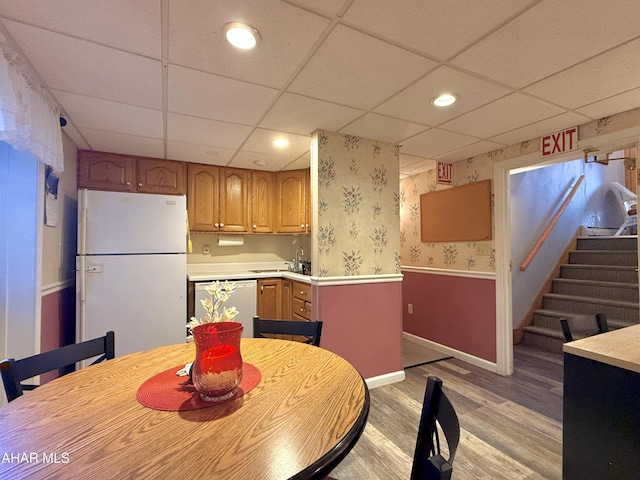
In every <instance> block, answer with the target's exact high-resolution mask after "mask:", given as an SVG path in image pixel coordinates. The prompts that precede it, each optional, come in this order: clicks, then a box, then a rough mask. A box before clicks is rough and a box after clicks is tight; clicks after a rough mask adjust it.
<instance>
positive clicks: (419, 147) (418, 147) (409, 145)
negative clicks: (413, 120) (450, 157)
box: [400, 128, 478, 158]
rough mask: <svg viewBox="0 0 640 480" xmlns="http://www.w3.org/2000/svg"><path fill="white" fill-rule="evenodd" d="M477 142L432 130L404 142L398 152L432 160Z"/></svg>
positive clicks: (456, 134)
mask: <svg viewBox="0 0 640 480" xmlns="http://www.w3.org/2000/svg"><path fill="white" fill-rule="evenodd" d="M477 141H478V139H477V138H474V137H469V136H467V135H461V134H459V133H454V132H448V131H446V130H440V129H439V128H432V129H431V130H427V131H426V132H424V133H420V134H418V135H416V136H415V137H411V138H408V139H406V140H404V141H403V142H402V145H401V147H400V151H401V152H402V153H408V154H409V155H418V156H421V157H426V158H433V157H435V156H436V155H440V154H442V153H446V152H450V151H451V150H455V149H456V148H460V147H464V146H465V145H469V144H471V143H475V142H477Z"/></svg>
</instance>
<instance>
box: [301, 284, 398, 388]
mask: <svg viewBox="0 0 640 480" xmlns="http://www.w3.org/2000/svg"><path fill="white" fill-rule="evenodd" d="M313 299H314V313H315V312H317V313H315V318H317V319H319V320H322V321H323V326H322V340H321V343H320V346H321V347H322V348H325V349H327V350H330V351H332V352H334V353H336V354H338V355H340V356H341V357H343V358H345V359H346V360H347V361H349V362H350V363H351V364H352V365H353V366H354V367H355V368H356V369H357V370H358V371H359V372H360V374H361V375H362V376H363V377H364V378H371V377H375V376H378V375H383V374H386V373H392V372H398V371H402V282H388V283H367V284H358V285H331V286H317V287H314V292H313ZM316 304H317V310H316Z"/></svg>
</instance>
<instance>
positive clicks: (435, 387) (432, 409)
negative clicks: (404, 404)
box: [411, 376, 460, 480]
mask: <svg viewBox="0 0 640 480" xmlns="http://www.w3.org/2000/svg"><path fill="white" fill-rule="evenodd" d="M438 427H439V428H438ZM440 433H443V434H444V437H445V440H446V442H447V447H448V450H449V456H448V458H447V459H445V458H444V457H443V456H442V453H441V451H440ZM459 441H460V423H459V422H458V415H457V414H456V411H455V409H454V408H453V405H452V404H451V402H450V401H449V399H448V398H447V396H446V395H445V394H444V392H443V391H442V380H440V379H439V378H437V377H432V376H430V377H428V378H427V388H426V389H425V394H424V403H423V404H422V414H421V416H420V427H419V429H418V439H417V441H416V450H415V452H414V454H413V467H412V469H411V480H436V479H450V478H451V473H452V471H453V458H454V457H455V455H456V450H457V448H458V442H459Z"/></svg>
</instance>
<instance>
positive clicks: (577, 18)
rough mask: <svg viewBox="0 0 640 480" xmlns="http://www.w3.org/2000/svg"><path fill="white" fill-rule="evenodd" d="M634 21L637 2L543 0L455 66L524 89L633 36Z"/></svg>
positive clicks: (458, 59)
mask: <svg viewBox="0 0 640 480" xmlns="http://www.w3.org/2000/svg"><path fill="white" fill-rule="evenodd" d="M638 18H640V2H637V1H636V0H610V1H606V2H603V1H602V0H583V1H581V2H579V3H578V2H574V1H570V0H546V1H542V2H540V3H538V4H537V5H535V6H533V7H532V8H531V9H530V10H527V11H526V12H525V13H523V14H522V15H521V16H519V17H518V18H516V19H515V20H513V21H512V22H510V23H508V24H507V25H505V26H504V27H502V28H501V29H499V30H498V31H496V32H495V33H493V34H492V35H490V36H489V37H487V38H486V39H484V40H482V41H480V42H479V43H478V44H476V45H474V46H473V47H471V48H469V49H468V50H466V51H465V52H464V53H462V54H461V55H459V56H458V57H456V58H455V59H454V60H453V63H454V64H455V65H459V66H461V67H463V68H466V69H468V70H472V71H474V72H478V73H481V74H483V75H486V76H487V77H490V78H496V79H499V80H500V81H502V82H504V83H506V84H507V85H510V86H512V87H516V88H519V87H524V86H526V85H528V84H530V83H533V82H535V81H537V80H540V79H542V78H544V77H546V76H548V75H552V74H554V73H556V72H558V71H560V70H562V69H565V68H567V67H570V66H572V65H575V64H577V63H579V62H581V61H583V60H586V59H588V58H589V57H591V56H593V55H596V54H598V53H600V52H603V51H605V50H607V49H609V48H611V47H614V46H616V45H618V44H620V43H623V42H625V41H627V40H630V39H631V38H634V37H635V36H637V35H638Z"/></svg>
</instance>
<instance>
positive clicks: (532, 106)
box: [442, 93, 563, 138]
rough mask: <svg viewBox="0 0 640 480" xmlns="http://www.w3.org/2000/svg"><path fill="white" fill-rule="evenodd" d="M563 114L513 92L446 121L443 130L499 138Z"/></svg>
mask: <svg viewBox="0 0 640 480" xmlns="http://www.w3.org/2000/svg"><path fill="white" fill-rule="evenodd" d="M562 112H563V109H561V108H559V107H555V106H553V105H549V104H546V103H543V102H541V101H538V100H536V99H534V98H531V97H527V96H526V95H522V94H520V93H512V94H511V95H508V96H506V97H503V98H501V99H499V100H496V101H495V102H493V103H490V104H488V105H485V106H484V107H480V108H478V109H476V110H474V111H472V112H469V113H465V114H464V115H462V116H460V117H458V118H456V119H454V120H451V121H449V122H446V123H444V124H443V125H442V128H446V129H448V130H453V131H454V132H458V133H464V134H466V135H473V136H476V137H479V138H488V137H492V136H495V135H498V134H499V133H501V132H504V131H505V130H507V129H508V128H509V127H510V126H511V127H512V128H513V127H516V128H517V127H522V126H524V125H528V124H529V123H534V122H537V121H539V120H542V119H544V118H548V117H552V116H554V115H558V114H560V113H562Z"/></svg>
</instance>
